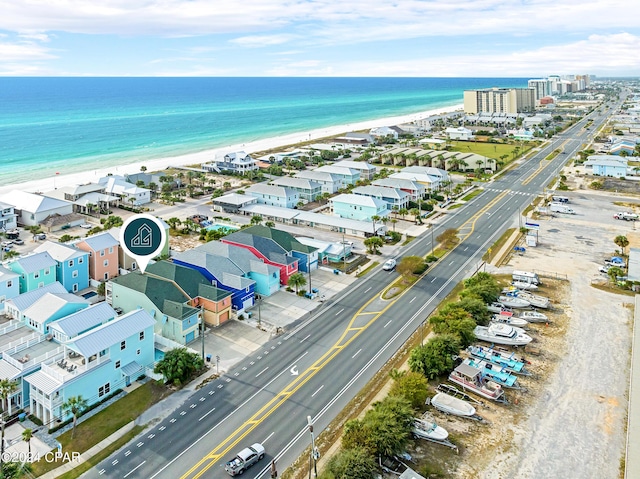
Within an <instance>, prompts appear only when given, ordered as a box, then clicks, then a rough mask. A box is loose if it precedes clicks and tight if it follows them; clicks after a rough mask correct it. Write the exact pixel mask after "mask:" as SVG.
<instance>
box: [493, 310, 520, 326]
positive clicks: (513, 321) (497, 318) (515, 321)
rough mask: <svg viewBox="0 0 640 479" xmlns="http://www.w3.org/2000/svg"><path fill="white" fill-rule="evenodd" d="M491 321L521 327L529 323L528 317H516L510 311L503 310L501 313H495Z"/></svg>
mask: <svg viewBox="0 0 640 479" xmlns="http://www.w3.org/2000/svg"><path fill="white" fill-rule="evenodd" d="M491 321H492V322H494V323H502V324H508V325H509V326H518V327H520V328H521V327H524V326H526V325H527V324H529V322H528V321H527V320H526V319H523V318H518V317H515V316H514V315H513V313H512V312H510V311H503V312H502V313H500V314H494V315H493V316H492V318H491Z"/></svg>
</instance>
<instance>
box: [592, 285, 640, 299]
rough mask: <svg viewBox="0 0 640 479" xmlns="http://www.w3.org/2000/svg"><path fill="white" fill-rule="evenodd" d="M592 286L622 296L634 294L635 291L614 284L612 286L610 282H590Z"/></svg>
mask: <svg viewBox="0 0 640 479" xmlns="http://www.w3.org/2000/svg"><path fill="white" fill-rule="evenodd" d="M591 286H592V287H593V288H596V289H599V290H600V291H606V292H607V293H614V294H622V295H624V296H635V295H636V294H637V293H634V292H633V291H631V290H630V289H620V288H618V287H616V286H613V285H612V284H611V283H609V282H607V283H591Z"/></svg>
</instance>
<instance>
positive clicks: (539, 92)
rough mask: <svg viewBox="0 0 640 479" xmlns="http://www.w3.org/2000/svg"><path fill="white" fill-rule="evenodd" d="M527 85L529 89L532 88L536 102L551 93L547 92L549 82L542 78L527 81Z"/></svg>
mask: <svg viewBox="0 0 640 479" xmlns="http://www.w3.org/2000/svg"><path fill="white" fill-rule="evenodd" d="M527 84H528V85H529V88H533V91H534V92H535V95H536V101H540V99H541V98H544V97H545V96H547V95H549V94H550V93H551V92H550V91H549V81H548V80H546V79H544V78H540V79H535V80H529V81H528V82H527Z"/></svg>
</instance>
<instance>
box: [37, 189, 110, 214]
mask: <svg viewBox="0 0 640 479" xmlns="http://www.w3.org/2000/svg"><path fill="white" fill-rule="evenodd" d="M46 196H48V197H50V198H56V199H59V200H64V201H69V202H71V203H72V204H73V211H76V212H79V213H86V214H91V213H93V212H95V211H101V210H108V209H109V208H111V207H115V206H117V205H118V202H119V201H120V198H119V197H117V196H113V195H108V194H106V193H105V185H101V184H100V183H85V184H82V185H75V186H63V187H61V188H57V189H55V190H51V191H47V192H46Z"/></svg>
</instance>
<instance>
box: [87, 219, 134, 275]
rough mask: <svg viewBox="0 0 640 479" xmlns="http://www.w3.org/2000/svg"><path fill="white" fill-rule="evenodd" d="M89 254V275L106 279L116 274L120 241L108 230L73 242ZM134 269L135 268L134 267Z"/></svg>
mask: <svg viewBox="0 0 640 479" xmlns="http://www.w3.org/2000/svg"><path fill="white" fill-rule="evenodd" d="M74 246H75V247H76V248H78V249H79V250H82V251H85V252H87V254H88V255H89V261H88V262H89V277H90V278H91V279H93V280H95V281H106V280H108V279H111V278H115V277H116V276H118V272H119V269H118V266H119V254H120V242H119V241H118V240H117V239H115V238H114V237H113V236H112V235H111V234H110V233H109V232H107V231H105V232H103V233H98V234H96V235H93V236H89V237H88V238H84V239H82V240H80V241H78V242H77V243H75V244H74ZM134 269H135V268H134Z"/></svg>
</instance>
